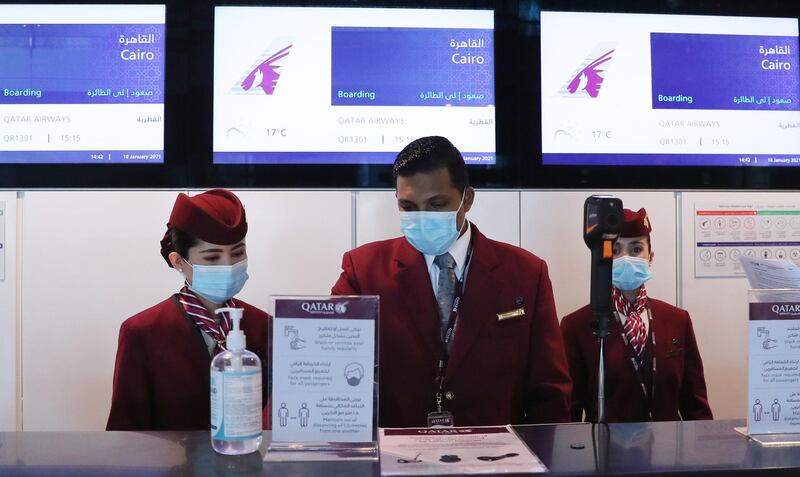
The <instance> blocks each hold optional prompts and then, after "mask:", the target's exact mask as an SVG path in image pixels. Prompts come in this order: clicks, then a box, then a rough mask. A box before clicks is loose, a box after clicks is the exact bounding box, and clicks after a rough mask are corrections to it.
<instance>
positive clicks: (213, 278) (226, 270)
mask: <svg viewBox="0 0 800 477" xmlns="http://www.w3.org/2000/svg"><path fill="white" fill-rule="evenodd" d="M184 261H185V262H186V263H188V264H189V265H191V266H192V283H191V284H190V285H189V290H192V291H193V292H195V293H197V294H198V295H200V296H201V297H203V298H205V299H206V300H208V301H210V302H212V303H225V302H226V301H228V300H230V299H231V298H233V297H234V296H235V295H236V294H237V293H239V292H240V291H242V288H244V284H245V282H247V279H248V278H250V276H249V275H248V274H247V259H244V260H242V261H241V262H239V263H236V264H234V265H195V264H193V263H191V262H189V261H188V260H185V259H184Z"/></svg>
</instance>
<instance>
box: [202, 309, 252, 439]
mask: <svg viewBox="0 0 800 477" xmlns="http://www.w3.org/2000/svg"><path fill="white" fill-rule="evenodd" d="M216 312H217V313H222V312H228V313H230V317H231V321H232V322H233V328H232V329H231V330H230V331H229V332H228V336H227V338H226V344H227V348H228V350H227V351H223V352H221V353H219V354H217V355H216V356H214V359H212V360H211V446H212V447H213V448H214V450H215V451H217V452H219V453H220V454H226V455H243V454H250V453H251V452H256V451H257V450H258V448H259V446H261V413H262V402H261V397H262V395H261V387H262V381H261V360H260V359H259V358H258V356H257V355H256V354H255V353H252V352H250V351H248V350H247V349H245V336H244V333H243V332H242V331H241V329H240V328H239V325H240V323H239V322H240V321H241V319H242V314H243V313H244V310H243V309H241V308H220V309H218V310H217V311H216Z"/></svg>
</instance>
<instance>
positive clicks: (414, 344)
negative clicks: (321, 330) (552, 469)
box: [331, 225, 570, 427]
mask: <svg viewBox="0 0 800 477" xmlns="http://www.w3.org/2000/svg"><path fill="white" fill-rule="evenodd" d="M472 244H473V247H474V252H473V256H472V263H471V264H470V266H469V270H468V276H467V282H466V290H465V292H464V298H463V301H462V304H461V309H460V311H459V315H460V316H459V317H458V322H457V324H456V330H455V337H454V339H453V343H452V349H451V353H450V360H449V364H448V369H447V374H446V376H445V386H444V390H445V393H447V394H446V396H449V397H450V399H447V398H444V399H443V408H445V409H447V410H449V411H451V412H452V413H453V415H454V417H455V424H456V425H457V426H475V425H492V424H495V425H496V424H508V423H512V424H521V423H540V422H564V421H568V420H569V408H568V398H569V393H570V380H569V374H568V367H567V362H566V358H565V356H564V345H563V342H562V338H561V334H560V333H559V329H558V317H557V315H556V309H555V304H554V302H553V291H552V287H551V285H550V279H549V277H548V275H547V265H546V264H545V262H544V261H543V260H541V259H539V258H538V257H536V256H535V255H533V254H531V253H529V252H527V251H525V250H523V249H521V248H519V247H515V246H512V245H508V244H505V243H502V242H496V241H494V240H490V239H488V238H486V237H485V236H484V235H483V234H481V233H480V231H478V228H477V227H475V226H474V225H473V228H472ZM342 268H343V272H342V274H341V276H340V277H339V280H338V281H337V282H336V284H335V285H334V286H333V289H332V290H331V293H333V294H335V295H351V294H352V295H379V296H380V300H381V303H380V323H379V327H380V344H379V346H380V363H379V364H380V367H379V370H380V376H379V379H380V402H379V406H380V407H379V416H380V419H379V423H380V425H381V426H383V427H415V426H423V427H424V426H426V425H427V415H428V413H429V412H431V411H434V410H435V398H434V396H435V393H436V391H437V389H438V388H437V386H436V384H435V382H434V381H435V378H436V361H437V359H438V356H439V353H440V350H441V341H440V338H439V335H440V331H439V314H438V311H437V306H436V299H435V297H434V293H433V288H432V286H431V279H430V275H429V274H428V267H427V265H426V263H425V258H424V257H423V255H422V254H421V253H420V252H418V251H417V250H416V249H414V248H413V247H412V246H411V245H410V244H409V243H408V241H407V240H406V239H405V238H403V237H400V238H396V239H392V240H385V241H381V242H374V243H370V244H367V245H364V246H362V247H359V248H357V249H355V250H352V251H350V252H347V253H345V254H344V258H343V260H342ZM518 308H524V310H525V313H524V314H523V315H522V316H518V317H515V318H509V319H506V320H502V321H501V320H498V314H499V313H504V312H508V311H512V310H516V309H518Z"/></svg>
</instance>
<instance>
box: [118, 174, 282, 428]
mask: <svg viewBox="0 0 800 477" xmlns="http://www.w3.org/2000/svg"><path fill="white" fill-rule="evenodd" d="M246 233H247V221H246V220H245V213H244V207H242V204H241V202H239V199H238V198H237V197H236V196H235V195H234V194H233V193H231V192H229V191H227V190H222V189H215V190H211V191H208V192H205V193H202V194H199V195H196V196H194V197H189V196H187V195H186V194H180V195H179V196H178V198H177V199H176V201H175V206H174V207H173V210H172V215H171V216H170V220H169V223H168V224H167V232H166V234H165V235H164V238H163V240H162V241H161V255H162V256H163V257H164V259H165V260H166V261H167V263H168V264H169V266H170V267H173V268H175V269H176V270H178V271H179V272H181V273H182V274H183V275H184V277H185V286H184V287H183V288H182V289H181V290H180V291H179V292H178V293H175V294H174V295H172V296H171V297H170V298H168V299H166V300H164V301H162V302H161V303H159V304H157V305H155V306H153V307H151V308H148V309H147V310H144V311H142V312H140V313H138V314H136V315H135V316H133V317H131V318H128V319H127V320H125V322H123V323H122V327H121V328H120V331H119V346H118V348H117V360H116V364H115V366H114V388H113V394H112V397H111V412H110V413H109V416H108V424H107V425H106V429H108V430H209V429H210V412H211V404H210V398H209V392H210V382H209V381H210V366H211V358H212V356H213V355H215V354H216V353H217V352H219V351H220V350H221V349H223V348H224V346H225V337H226V335H227V332H228V330H229V329H230V322H229V318H228V317H227V316H226V315H224V314H222V315H217V314H215V313H214V310H216V309H218V308H220V307H223V306H230V307H237V308H244V316H243V318H242V320H241V328H242V330H243V331H244V333H245V335H246V336H247V349H249V350H250V351H252V352H254V353H256V354H257V355H258V356H259V358H261V362H262V363H267V360H266V358H267V343H266V341H267V326H268V323H269V321H268V320H269V319H270V317H269V315H267V314H266V313H265V312H263V311H261V310H259V309H258V308H255V307H253V306H251V305H248V304H247V303H244V302H242V301H240V300H235V299H234V298H233V295H235V294H236V293H238V292H239V291H240V290H241V288H242V287H243V286H244V282H245V281H246V280H247V271H246V270H247V251H246V246H245V243H244V239H245V234H246ZM266 376H267V374H266V372H264V373H263V376H262V378H263V387H262V392H263V393H264V394H263V397H266V392H267V386H266ZM264 402H266V400H265V401H264ZM263 417H264V422H263V424H264V427H265V428H268V425H269V421H268V420H269V413H264V415H263Z"/></svg>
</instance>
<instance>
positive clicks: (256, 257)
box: [236, 191, 352, 313]
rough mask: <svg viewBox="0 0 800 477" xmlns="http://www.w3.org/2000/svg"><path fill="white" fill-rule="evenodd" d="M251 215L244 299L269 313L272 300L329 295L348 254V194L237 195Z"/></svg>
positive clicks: (349, 235) (350, 216)
mask: <svg viewBox="0 0 800 477" xmlns="http://www.w3.org/2000/svg"><path fill="white" fill-rule="evenodd" d="M236 194H237V195H238V196H239V198H240V199H241V200H242V203H243V204H244V206H245V210H246V211H247V222H248V226H249V230H248V233H247V255H248V257H249V258H248V273H249V274H250V280H249V281H248V282H247V285H246V286H245V288H244V290H242V293H241V295H240V297H241V298H242V299H243V300H245V301H247V302H249V303H252V304H253V305H255V306H257V307H259V308H262V309H264V310H269V311H270V313H271V312H272V311H273V310H271V309H270V308H271V304H270V299H269V297H270V295H287V294H288V295H309V294H314V295H318V294H319V295H327V294H329V293H330V291H331V287H332V286H333V284H334V283H335V282H336V279H337V278H339V273H340V271H341V265H342V254H344V252H346V251H347V250H350V248H351V247H350V246H351V243H352V242H351V241H352V232H351V226H350V224H351V222H352V214H351V193H350V192H349V191H346V192H343V191H236Z"/></svg>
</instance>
